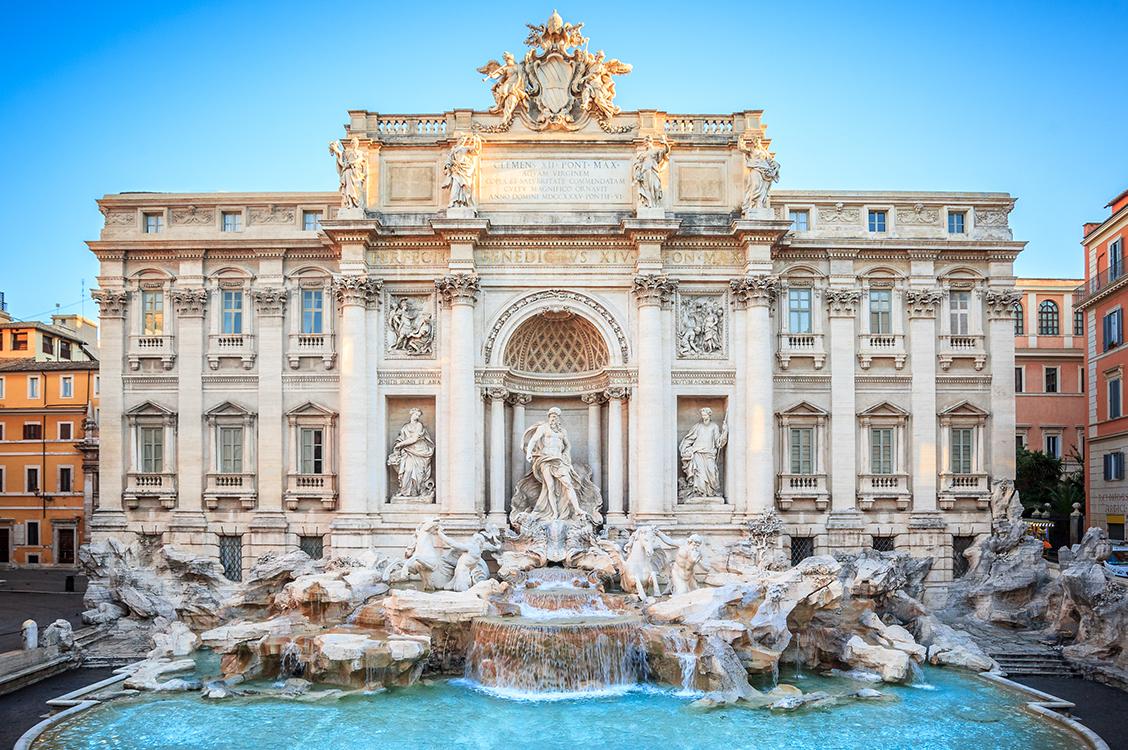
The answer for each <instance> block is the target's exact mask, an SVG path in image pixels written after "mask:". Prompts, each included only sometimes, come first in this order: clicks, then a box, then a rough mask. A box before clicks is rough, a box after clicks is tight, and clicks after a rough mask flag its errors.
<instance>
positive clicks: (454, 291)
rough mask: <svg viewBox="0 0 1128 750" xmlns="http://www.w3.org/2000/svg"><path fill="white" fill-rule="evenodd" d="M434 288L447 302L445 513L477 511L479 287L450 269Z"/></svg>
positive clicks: (468, 275) (474, 278)
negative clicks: (476, 326) (476, 322)
mask: <svg viewBox="0 0 1128 750" xmlns="http://www.w3.org/2000/svg"><path fill="white" fill-rule="evenodd" d="M435 288H436V289H438V291H439V294H440V295H442V298H443V301H444V302H445V303H446V304H447V305H449V306H450V336H449V340H450V357H449V363H450V367H449V373H450V381H449V385H447V397H448V400H449V404H450V407H449V408H450V411H449V413H450V422H449V424H448V425H447V429H446V433H447V434H446V436H445V438H444V439H445V440H446V446H447V450H446V460H447V465H448V468H449V475H448V476H449V479H448V481H447V487H448V488H449V490H448V496H447V498H446V502H445V506H446V508H445V510H446V511H447V512H448V513H453V514H460V515H465V516H473V515H475V514H476V509H475V497H476V495H477V487H478V481H477V476H476V475H477V461H476V460H475V455H476V450H475V449H476V446H475V442H476V440H475V436H476V435H477V434H478V431H477V429H476V424H475V422H476V416H475V415H476V413H477V399H476V398H475V397H474V303H475V302H477V300H478V292H479V291H480V289H481V285H480V283H479V279H478V274H476V273H452V274H448V275H447V276H444V277H443V278H441V279H438V280H437V281H435Z"/></svg>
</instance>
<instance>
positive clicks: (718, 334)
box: [678, 296, 725, 359]
mask: <svg viewBox="0 0 1128 750" xmlns="http://www.w3.org/2000/svg"><path fill="white" fill-rule="evenodd" d="M681 308H682V309H681V313H682V314H681V320H680V321H679V322H678V356H679V357H682V358H683V359H695V358H698V357H708V356H711V355H719V354H720V353H721V352H722V351H723V349H724V320H725V310H724V305H723V304H722V302H721V298H720V297H717V296H708V297H684V298H682V305H681Z"/></svg>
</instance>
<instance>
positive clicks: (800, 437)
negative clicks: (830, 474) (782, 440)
mask: <svg viewBox="0 0 1128 750" xmlns="http://www.w3.org/2000/svg"><path fill="white" fill-rule="evenodd" d="M791 473H792V474H814V473H815V430H814V428H812V427H792V428H791Z"/></svg>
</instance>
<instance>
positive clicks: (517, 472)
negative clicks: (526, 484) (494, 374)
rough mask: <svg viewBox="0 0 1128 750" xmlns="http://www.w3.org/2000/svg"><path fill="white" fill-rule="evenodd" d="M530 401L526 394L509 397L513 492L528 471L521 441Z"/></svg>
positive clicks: (523, 435)
mask: <svg viewBox="0 0 1128 750" xmlns="http://www.w3.org/2000/svg"><path fill="white" fill-rule="evenodd" d="M532 400H533V397H532V396H530V395H528V394H527V393H514V394H512V395H510V397H509V402H510V403H511V404H513V436H512V438H511V439H510V441H509V454H510V456H512V460H511V463H512V470H513V476H512V477H511V479H512V484H513V488H514V490H516V488H517V483H518V482H520V481H521V478H522V477H523V476H525V473H526V472H528V470H529V467H528V465H527V464H526V463H525V450H524V448H523V446H522V445H521V440H522V438H524V437H525V407H526V406H528V404H529V402H530V401H532ZM510 494H512V492H511V493H510Z"/></svg>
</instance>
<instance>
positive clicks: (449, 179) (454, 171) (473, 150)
mask: <svg viewBox="0 0 1128 750" xmlns="http://www.w3.org/2000/svg"><path fill="white" fill-rule="evenodd" d="M481 153H482V138H481V137H480V136H478V135H475V134H473V133H469V134H464V135H462V136H460V137H459V138H458V141H457V142H456V143H455V144H454V145H453V146H452V147H451V149H450V153H449V154H447V160H446V163H445V164H444V165H443V173H444V174H445V175H446V181H445V182H443V187H449V188H450V200H449V201H448V202H447V206H448V207H449V208H474V204H475V201H474V175H475V173H477V171H478V156H479V155H480V154H481Z"/></svg>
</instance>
